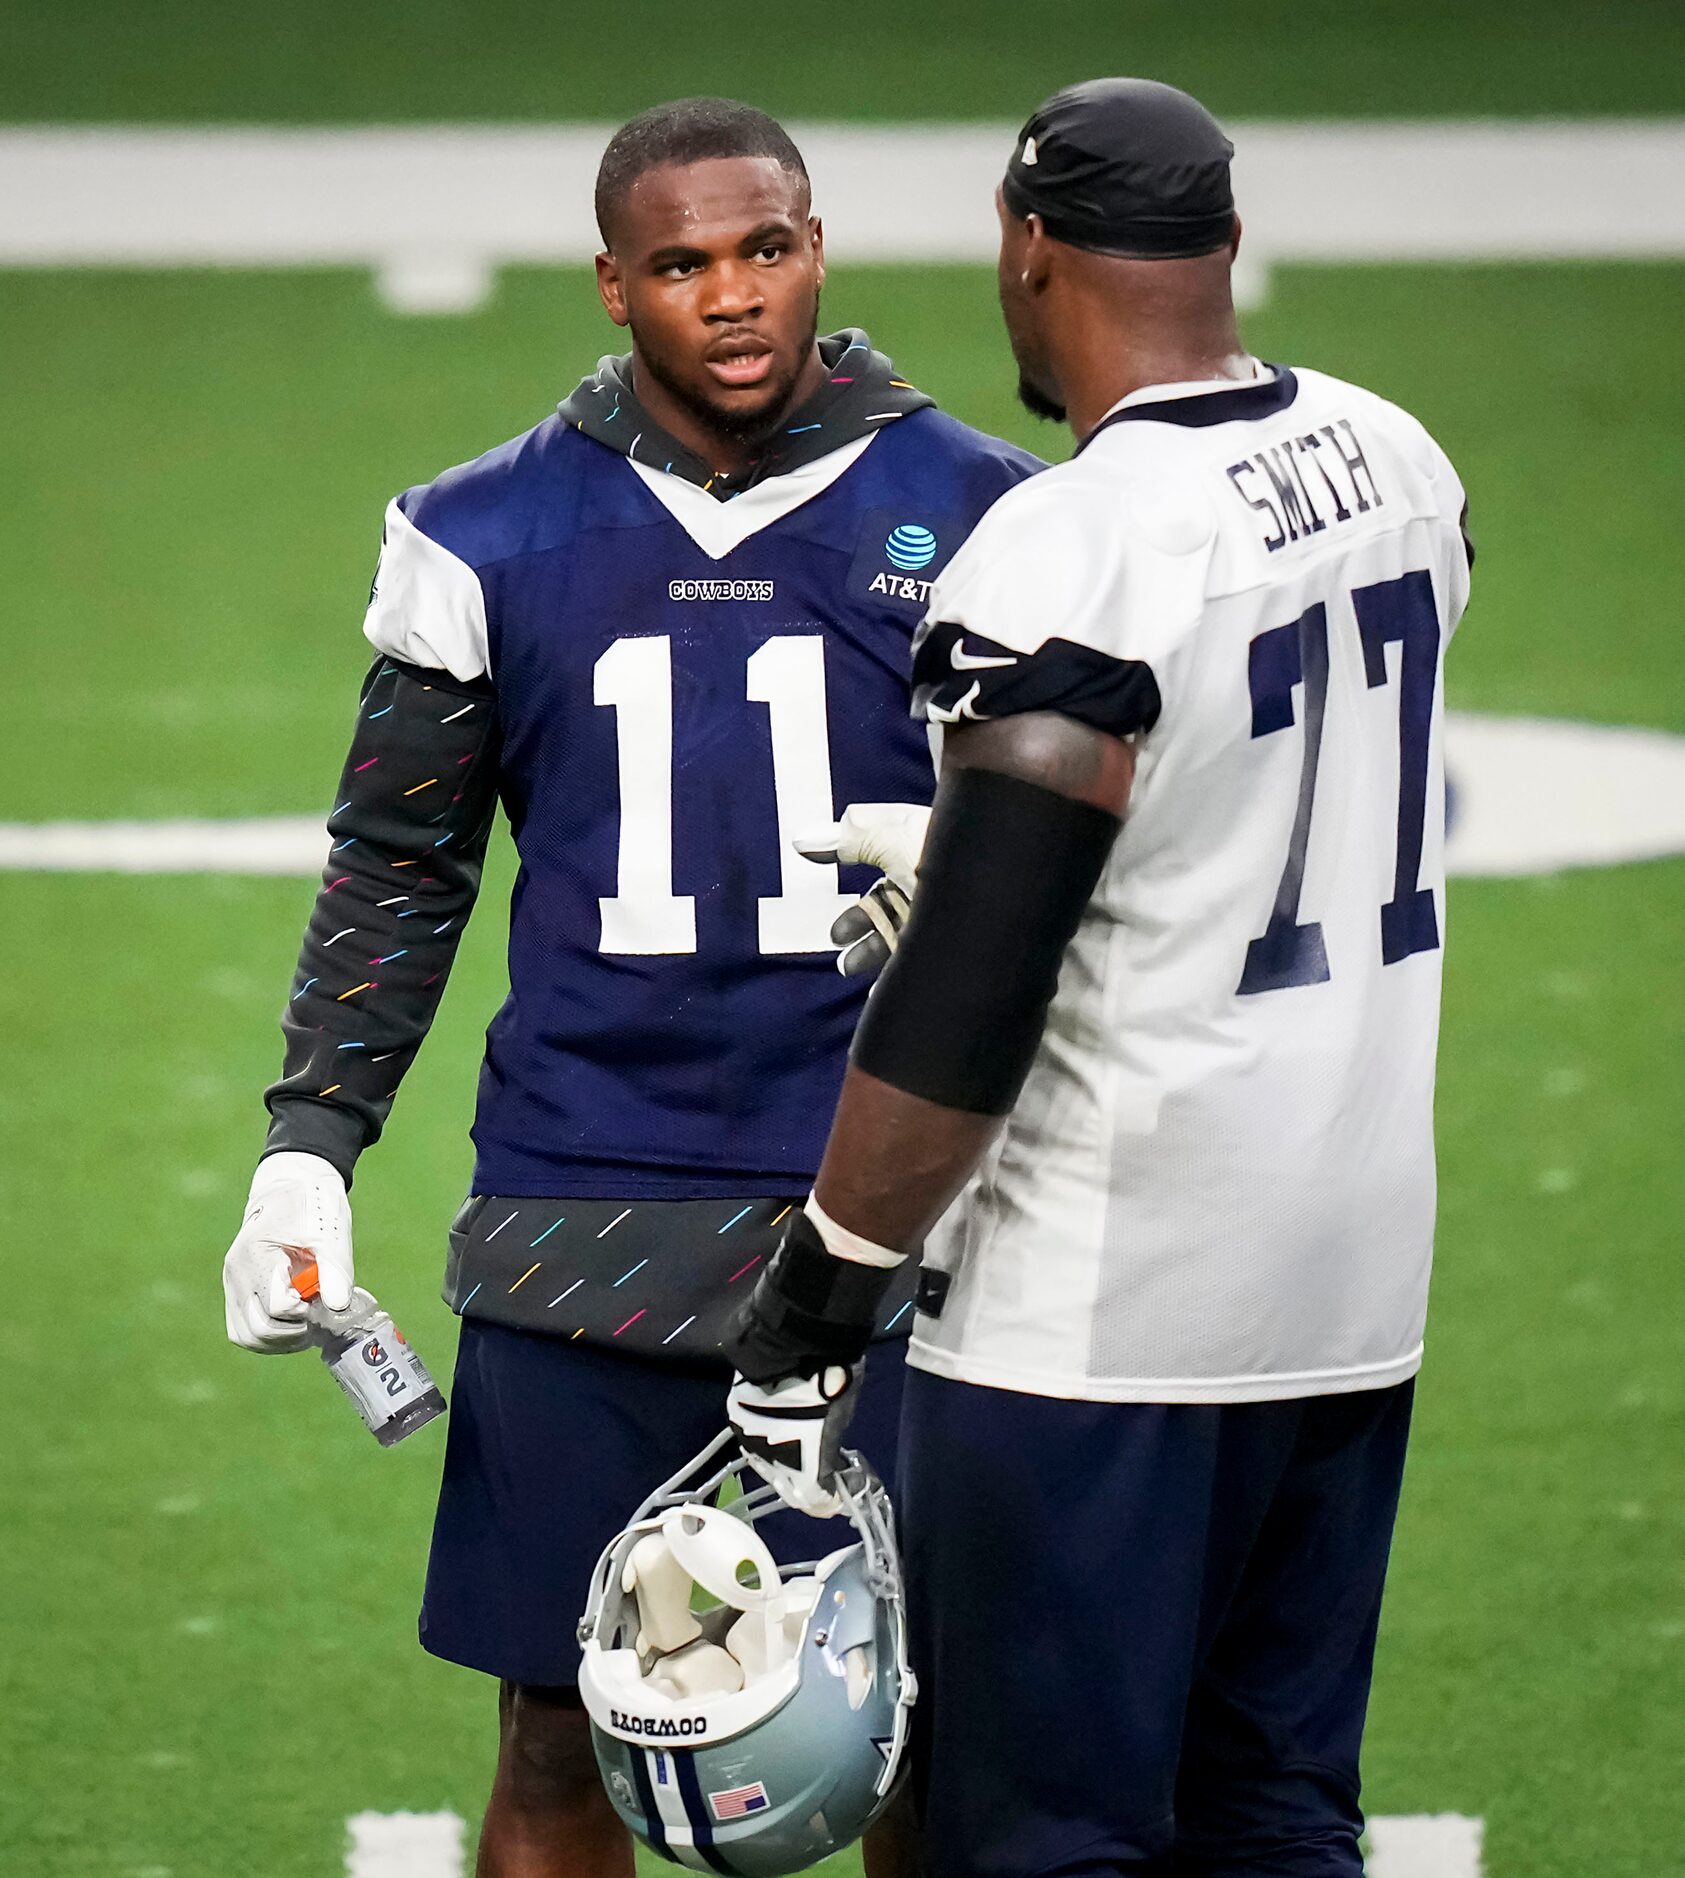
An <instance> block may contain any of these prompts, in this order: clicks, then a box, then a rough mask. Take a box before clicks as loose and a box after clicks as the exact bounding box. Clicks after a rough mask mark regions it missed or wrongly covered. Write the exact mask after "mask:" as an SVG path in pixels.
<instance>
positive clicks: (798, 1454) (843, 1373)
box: [726, 1363, 860, 1519]
mask: <svg viewBox="0 0 1685 1878" xmlns="http://www.w3.org/2000/svg"><path fill="white" fill-rule="evenodd" d="M859 1389H860V1376H859V1372H858V1371H856V1370H850V1369H845V1368H844V1367H843V1366H842V1364H840V1363H833V1364H832V1365H831V1367H830V1368H829V1369H824V1370H821V1371H820V1373H819V1374H818V1375H817V1376H786V1377H784V1378H782V1379H781V1380H780V1381H778V1382H773V1383H765V1384H762V1383H755V1382H749V1381H747V1380H745V1378H743V1377H742V1376H734V1377H733V1378H732V1383H731V1388H730V1391H729V1392H728V1393H727V1395H726V1420H727V1421H729V1422H730V1423H731V1427H732V1432H733V1433H734V1434H735V1435H736V1436H737V1439H738V1443H739V1445H740V1446H741V1447H742V1449H743V1452H744V1454H745V1455H747V1456H748V1460H749V1465H750V1466H751V1467H753V1468H754V1470H755V1472H756V1473H757V1474H759V1475H760V1476H761V1478H762V1479H763V1480H765V1481H768V1482H770V1484H771V1485H772V1486H774V1487H776V1488H777V1490H778V1497H779V1499H781V1500H782V1501H783V1502H784V1504H785V1505H786V1506H793V1507H794V1508H795V1509H796V1511H797V1512H798V1513H807V1514H809V1515H811V1516H812V1517H813V1518H814V1519H831V1518H833V1517H834V1516H835V1515H836V1514H838V1513H840V1512H842V1511H843V1510H844V1509H843V1502H842V1500H841V1499H840V1498H839V1497H838V1495H837V1494H836V1493H835V1492H834V1491H833V1489H832V1487H831V1486H830V1485H829V1484H828V1483H829V1482H831V1481H833V1480H834V1479H835V1478H836V1475H837V1470H838V1469H839V1468H840V1467H841V1466H842V1438H843V1435H844V1433H845V1432H846V1431H847V1428H848V1424H849V1422H850V1421H851V1420H852V1419H853V1416H854V1405H855V1401H856V1398H857V1397H858V1395H859Z"/></svg>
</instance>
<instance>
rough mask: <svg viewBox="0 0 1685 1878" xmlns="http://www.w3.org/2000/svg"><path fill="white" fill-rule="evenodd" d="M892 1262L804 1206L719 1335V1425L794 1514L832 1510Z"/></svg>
mask: <svg viewBox="0 0 1685 1878" xmlns="http://www.w3.org/2000/svg"><path fill="white" fill-rule="evenodd" d="M902 1263H903V1255H902V1254H901V1253H899V1252H896V1251H891V1250H889V1249H888V1248H886V1247H884V1246H879V1245H872V1244H870V1243H869V1242H867V1241H866V1240H863V1239H861V1238H860V1237H859V1236H858V1235H857V1234H855V1233H851V1232H849V1231H848V1230H847V1229H846V1228H845V1227H842V1226H839V1225H838V1224H837V1222H836V1221H835V1220H833V1219H831V1218H829V1217H828V1216H827V1215H826V1214H825V1212H824V1211H823V1209H822V1208H820V1207H819V1206H817V1205H816V1203H815V1202H814V1201H813V1200H811V1199H810V1200H809V1201H808V1203H807V1205H806V1206H805V1207H804V1208H803V1209H802V1211H800V1212H799V1213H792V1214H791V1216H790V1223H789V1225H787V1226H786V1227H785V1228H784V1237H783V1238H782V1239H781V1240H780V1241H779V1245H778V1250H777V1251H776V1252H774V1253H773V1255H772V1257H771V1258H770V1259H769V1260H768V1261H767V1264H766V1269H765V1270H764V1271H763V1272H762V1273H761V1276H760V1279H759V1281H758V1282H757V1284H756V1286H755V1289H754V1291H753V1292H752V1293H751V1294H750V1296H749V1297H748V1298H747V1299H746V1300H745V1302H744V1303H743V1305H742V1306H741V1307H740V1308H739V1310H738V1312H737V1315H736V1316H735V1317H734V1318H733V1319H732V1323H731V1327H730V1329H729V1330H728V1331H727V1332H726V1336H725V1346H724V1347H725V1354H726V1357H727V1358H728V1360H729V1361H730V1362H731V1363H732V1364H733V1365H735V1367H736V1369H737V1372H738V1373H737V1376H736V1378H735V1379H734V1380H733V1382H732V1385H731V1391H730V1393H729V1394H728V1395H727V1397H726V1417H727V1419H728V1420H729V1421H730V1423H731V1425H732V1427H733V1429H735V1430H736V1433H737V1438H738V1440H739V1442H740V1443H741V1444H742V1447H743V1452H744V1453H745V1454H746V1455H748V1457H749V1460H750V1461H751V1463H752V1464H753V1465H754V1467H755V1469H756V1471H757V1472H758V1473H760V1474H761V1475H762V1476H763V1477H764V1478H765V1479H767V1480H769V1481H771V1482H772V1484H773V1486H775V1487H776V1488H777V1489H778V1492H779V1496H780V1497H781V1498H782V1499H783V1500H784V1501H785V1503H786V1504H787V1505H790V1506H793V1507H795V1508H796V1509H797V1510H798V1511H799V1512H803V1513H811V1514H813V1515H814V1516H815V1517H816V1518H819V1519H825V1518H829V1517H830V1515H831V1514H833V1513H836V1512H840V1511H841V1504H840V1502H839V1501H838V1500H837V1498H836V1496H835V1494H834V1493H833V1492H832V1491H831V1487H830V1482H831V1480H832V1478H833V1476H834V1475H835V1474H836V1471H837V1468H838V1466H839V1465H840V1464H841V1457H842V1438H843V1431H844V1430H845V1429H846V1428H847V1427H848V1423H849V1417H850V1416H851V1415H853V1413H854V1394H855V1386H856V1384H857V1383H858V1381H859V1377H860V1373H861V1367H862V1365H863V1363H864V1361H865V1356H866V1346H867V1344H868V1343H869V1342H870V1341H871V1336H872V1327H873V1325H874V1324H875V1323H876V1321H877V1312H878V1306H879V1305H880V1304H881V1303H882V1301H883V1295H884V1293H885V1291H887V1290H888V1288H889V1284H890V1281H891V1279H893V1278H894V1276H895V1273H896V1270H897V1268H898V1267H899V1266H900V1265H901V1264H902Z"/></svg>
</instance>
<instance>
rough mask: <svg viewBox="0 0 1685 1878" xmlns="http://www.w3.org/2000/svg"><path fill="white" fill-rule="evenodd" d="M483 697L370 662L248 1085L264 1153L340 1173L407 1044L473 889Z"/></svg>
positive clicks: (377, 1120) (489, 754)
mask: <svg viewBox="0 0 1685 1878" xmlns="http://www.w3.org/2000/svg"><path fill="white" fill-rule="evenodd" d="M499 743H500V739H499V735H498V722H497V698H496V693H495V692H494V691H493V689H492V686H491V682H490V680H489V679H485V678H479V679H474V680H471V681H469V682H467V683H464V682H463V681H462V680H460V679H456V678H453V677H452V676H451V675H450V674H449V673H448V672H436V671H425V670H422V669H421V668H419V667H417V666H413V665H403V664H400V663H399V662H398V661H397V660H396V659H390V658H384V657H383V658H378V659H376V660H375V662H374V664H373V666H372V667H371V668H370V670H369V675H368V677H367V679H366V680H365V681H364V683H363V695H362V703H361V708H360V709H359V711H358V714H357V729H356V733H355V735H354V736H353V737H352V740H351V753H350V755H349V756H348V757H347V758H346V759H345V772H344V774H343V775H342V776H341V778H340V784H339V796H338V806H337V807H336V808H335V809H334V811H333V814H332V815H331V816H330V817H329V818H328V834H329V837H330V839H331V841H332V843H333V845H332V848H331V850H330V852H329V854H328V865H327V867H326V869H325V870H324V872H323V875H322V890H321V892H320V893H319V894H317V896H316V906H315V909H314V911H313V912H312V913H311V916H310V925H309V928H308V930H307V931H306V932H305V935H304V945H303V948H302V950H301V951H300V953H299V960H298V975H297V978H296V979H295V980H294V984H293V991H292V996H291V998H290V999H289V1000H288V1003H287V1007H286V1010H285V1011H284V1012H283V1013H282V1016H281V1030H282V1034H283V1036H284V1037H285V1039H286V1061H285V1065H284V1067H283V1070H282V1074H281V1079H280V1081H278V1082H274V1083H271V1084H270V1086H269V1088H268V1089H267V1090H265V1092H264V1101H265V1102H266V1103H267V1104H268V1108H269V1114H270V1123H269V1139H268V1141H267V1143H266V1144H265V1147H264V1152H265V1154H275V1153H278V1152H280V1151H281V1150H282V1149H296V1150H299V1151H301V1152H303V1153H307V1154H319V1155H321V1156H322V1158H323V1159H324V1160H327V1161H331V1162H332V1163H333V1165H334V1166H335V1167H337V1168H338V1169H339V1171H340V1173H341V1174H342V1175H343V1176H344V1177H345V1180H346V1182H347V1184H349V1182H350V1180H351V1171H352V1168H353V1166H354V1164H355V1162H356V1159H357V1156H358V1155H359V1154H360V1153H361V1152H362V1151H363V1149H364V1148H366V1147H367V1146H368V1145H369V1143H370V1142H372V1141H375V1140H377V1139H378V1138H379V1135H380V1131H381V1128H382V1126H383V1125H384V1124H385V1121H386V1116H387V1112H388V1111H389V1110H390V1108H391V1106H392V1098H393V1096H394V1095H396V1093H397V1090H398V1084H399V1081H400V1080H401V1079H402V1077H403V1074H404V1071H405V1070H407V1069H408V1068H409V1066H410V1064H411V1063H412V1062H413V1061H414V1059H415V1053H416V1051H417V1050H419V1049H420V1048H421V1044H422V1040H423V1038H425V1037H426V1035H427V1031H428V1028H429V1026H430V1025H431V1024H432V1022H433V1014H434V1012H435V1011H436V1010H437V1008H438V1004H439V998H440V995H441V994H442V992H443V991H444V988H445V980H446V978H447V977H448V976H449V975H450V968H451V965H452V964H453V962H454V961H455V957H456V948H457V944H458V941H459V940H460V938H461V936H462V928H463V926H464V924H465V922H466V921H467V918H468V915H469V913H470V912H471V911H472V910H473V906H474V900H475V897H476V895H477V894H478V893H479V890H480V870H481V867H482V865H483V863H484V861H485V853H486V842H487V839H488V837H489V835H490V832H491V824H492V816H493V814H494V812H495V810H496V807H497V784H498V759H499Z"/></svg>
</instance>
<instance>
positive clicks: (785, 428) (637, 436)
mask: <svg viewBox="0 0 1685 1878" xmlns="http://www.w3.org/2000/svg"><path fill="white" fill-rule="evenodd" d="M819 356H820V357H821V358H822V359H823V360H824V362H825V371H826V378H825V382H824V383H823V384H822V385H821V386H820V387H819V389H818V390H817V391H816V392H814V394H813V396H812V397H811V398H809V399H808V400H807V401H806V402H805V403H804V404H801V405H799V406H798V407H797V408H796V409H795V410H793V411H792V412H791V413H790V414H789V417H788V420H787V421H786V422H785V423H784V424H782V425H781V426H780V427H779V429H778V430H776V431H775V432H774V433H773V435H772V436H771V437H770V438H769V439H768V440H767V442H766V443H765V445H764V446H763V447H762V449H761V451H760V454H759V455H758V456H756V457H755V458H754V459H753V461H752V462H750V463H748V464H746V465H745V466H744V467H743V468H742V469H741V470H738V471H736V472H730V471H726V470H720V469H715V468H714V467H713V466H712V465H711V464H709V463H707V462H705V461H704V460H703V459H702V458H701V457H699V456H698V455H697V454H696V453H695V452H694V451H693V450H690V449H688V448H687V447H686V446H685V445H684V444H682V443H680V442H679V441H678V439H677V438H676V437H673V436H671V435H670V434H669V433H668V432H667V431H665V430H663V429H662V428H661V426H660V425H659V424H657V423H656V422H655V421H654V420H653V419H652V418H651V417H650V415H649V413H648V412H647V411H646V410H645V409H644V407H643V405H642V404H641V403H640V401H639V399H638V395H637V393H636V392H635V391H634V390H633V389H632V355H631V354H630V353H629V352H628V353H622V354H620V355H618V356H616V355H614V354H610V355H609V356H608V357H606V358H604V359H601V360H600V361H599V362H598V365H597V369H596V371H595V372H594V373H593V374H592V375H591V376H590V377H589V378H585V379H581V380H580V383H579V386H578V388H577V389H576V390H575V391H573V392H572V393H570V394H569V396H567V397H566V398H564V399H563V400H562V402H561V403H560V404H559V405H558V406H557V407H556V409H557V412H558V413H559V414H560V416H561V417H562V418H563V419H564V420H565V421H566V422H567V423H570V424H572V425H574V426H575V427H576V428H577V429H579V430H582V431H583V432H584V433H585V435H586V436H587V437H590V438H592V439H593V440H594V441H595V442H597V443H602V444H607V445H608V447H609V448H610V449H611V450H615V451H618V452H619V454H620V455H621V456H625V457H630V458H631V459H632V460H633V461H634V462H637V463H641V464H643V465H644V467H645V468H647V469H658V470H666V471H668V472H669V473H670V474H672V475H674V476H682V477H684V479H685V480H686V481H687V482H692V483H695V484H696V486H697V488H699V489H705V490H706V491H707V492H708V494H709V495H711V496H713V497H715V498H716V499H717V500H718V501H721V502H726V501H729V500H730V498H731V497H732V496H735V495H741V494H742V493H743V491H744V490H745V489H752V488H753V487H754V486H755V484H756V483H761V482H765V481H766V480H767V478H768V477H769V476H781V475H783V474H784V472H785V471H787V470H793V469H799V468H801V466H802V465H803V464H805V463H812V462H814V461H816V460H817V459H818V458H820V457H822V456H829V455H830V453H831V452H832V451H833V450H840V449H841V448H842V446H843V445H844V444H848V443H856V442H858V441H859V439H860V438H862V437H865V436H869V435H870V434H871V433H872V432H873V431H875V430H881V429H882V428H883V427H884V425H885V424H889V423H893V422H894V420H895V419H896V418H899V417H906V416H907V415H908V414H909V413H910V412H913V411H919V410H923V408H924V407H925V406H926V405H927V404H934V403H935V402H936V400H935V399H934V398H929V397H926V396H925V394H924V393H923V392H922V391H919V390H917V389H916V388H915V387H914V386H912V385H910V384H908V382H907V381H906V379H904V378H899V377H897V376H896V372H895V367H894V365H893V364H892V363H891V362H890V360H889V359H888V358H887V357H886V356H885V355H884V354H883V353H881V352H874V351H873V350H872V343H871V341H870V340H869V339H868V338H867V337H866V335H865V334H864V333H863V332H861V331H860V329H859V328H858V327H844V328H843V330H842V331H841V332H836V333H828V334H827V335H826V336H825V337H824V338H823V339H821V340H820V341H819Z"/></svg>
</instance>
